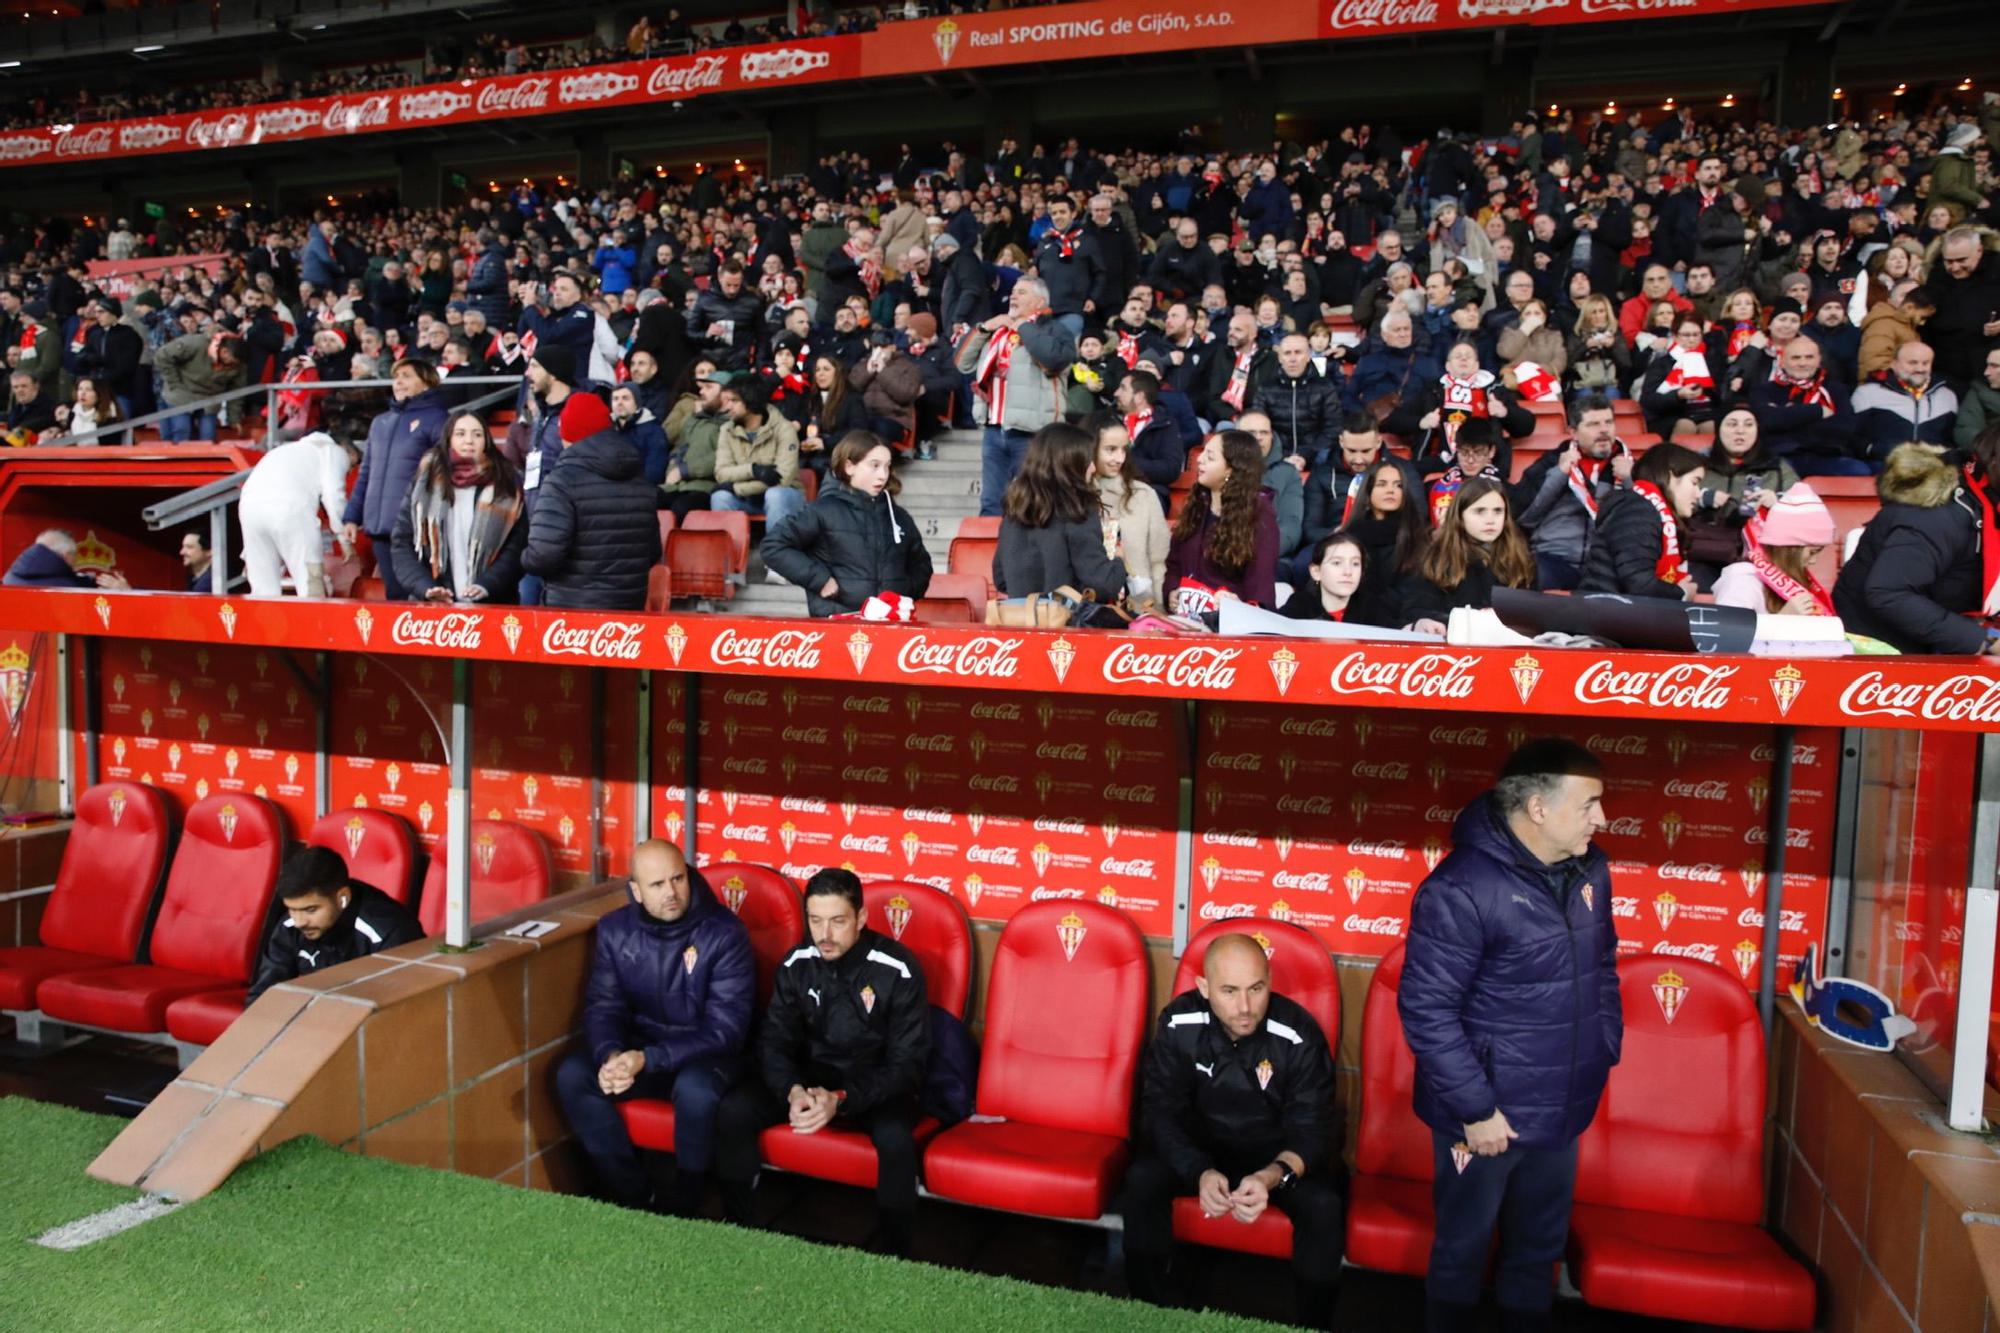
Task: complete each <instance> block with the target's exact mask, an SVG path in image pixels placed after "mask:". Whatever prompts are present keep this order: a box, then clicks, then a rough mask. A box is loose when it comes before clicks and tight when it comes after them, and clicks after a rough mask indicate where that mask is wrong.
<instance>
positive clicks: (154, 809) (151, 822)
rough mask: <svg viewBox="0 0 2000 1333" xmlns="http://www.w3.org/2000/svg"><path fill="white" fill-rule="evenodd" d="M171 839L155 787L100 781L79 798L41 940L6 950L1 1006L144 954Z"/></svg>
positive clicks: (29, 1002)
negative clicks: (66, 976) (56, 980)
mask: <svg viewBox="0 0 2000 1333" xmlns="http://www.w3.org/2000/svg"><path fill="white" fill-rule="evenodd" d="M172 841H173V818H172V814H171V810H170V807H169V806H168V805H167V800H166V797H165V796H163V795H162V794H161V793H160V792H159V790H158V789H156V788H153V787H145V786H141V785H140V784H138V783H136V782H101V783H99V784H98V785H97V786H95V787H91V788H90V789H88V790H87V791H85V792H84V793H83V795H81V796H79V797H78V798H77V802H76V821H75V823H74V824H73V825H72V826H71V828H70V834H69V841H68V842H67V843H65V844H64V845H63V856H62V865H61V866H60V867H58V868H57V870H56V883H55V889H54V891H53V892H52V893H51V894H50V895H49V901H48V905H47V907H46V908H45V909H44V910H43V913H42V926H41V931H40V935H39V938H40V939H41V941H42V942H41V944H39V945H32V944H31V945H24V946H22V947H20V948H11V949H0V1009H21V1010H28V1009H33V1008H35V1007H36V1001H35V995H36V993H37V991H38V990H39V989H40V987H41V984H42V983H43V982H44V981H46V980H48V979H49V978H50V977H54V976H59V975H61V974H62V973H65V972H85V971H89V970H90V969H92V968H101V967H103V966H105V965H106V964H107V963H129V962H131V961H132V960H133V959H134V958H136V957H138V956H139V940H140V937H141V936H142V935H144V934H145V930H146V914H147V913H148V912H150V911H151V910H152V907H153V901H154V899H155V898H157V897H158V896H159V892H160V881H161V878H162V876H163V875H164V873H165V871H166V868H167V849H168V846H169V845H170V844H171V843H172Z"/></svg>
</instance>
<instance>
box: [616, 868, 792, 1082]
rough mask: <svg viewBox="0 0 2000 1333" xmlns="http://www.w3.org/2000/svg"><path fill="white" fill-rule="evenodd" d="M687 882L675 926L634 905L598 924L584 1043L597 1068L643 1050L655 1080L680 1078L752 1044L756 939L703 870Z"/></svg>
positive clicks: (692, 870)
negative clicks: (693, 1066)
mask: <svg viewBox="0 0 2000 1333" xmlns="http://www.w3.org/2000/svg"><path fill="white" fill-rule="evenodd" d="M688 881H689V883H688V907H687V911H685V912H683V913H681V915H680V918H679V919H678V920H676V921H661V920H660V919H659V918H657V917H654V916H652V915H650V914H649V913H648V912H647V911H646V909H645V908H643V907H641V906H640V905H639V904H637V903H627V904H626V905H625V906H623V907H621V908H619V909H618V910H617V911H615V912H611V913H609V914H608V915H606V916H605V917H604V918H603V919H602V920H600V921H599V922H598V923H597V951H596V954H595V955H594V957H593V959H592V961H591V965H590V981H589V983H588V985H587V986H586V988H585V991H584V1003H583V1035H584V1038H585V1040H586V1041H587V1042H588V1043H589V1045H590V1054H591V1058H592V1059H593V1060H595V1061H596V1062H597V1063H598V1064H599V1065H602V1064H603V1063H604V1062H605V1061H606V1060H608V1059H610V1058H611V1057H612V1056H613V1055H615V1054H617V1053H618V1052H619V1051H626V1050H632V1049H635V1048H636V1049H639V1050H643V1051H644V1052H645V1053H646V1069H647V1071H648V1072H649V1073H650V1072H654V1071H658V1072H660V1073H672V1072H674V1071H675V1070H678V1069H680V1068H681V1067H682V1066H683V1065H686V1064H689V1063H691V1062H693V1061H695V1060H710V1059H715V1058H717V1057H720V1056H729V1055H735V1054H737V1053H738V1052H740V1051H741V1050H742V1049H743V1046H744V1043H745V1042H746V1041H747V1040H748V1039H749V1035H750V1012H751V1004H752V1003H753V1001H754V1000H755V999H756V995H757V964H756V961H755V959H754V958H753V957H752V955H751V952H750V935H749V932H747V931H746V930H744V928H743V923H742V922H741V921H740V920H738V919H737V917H736V914H735V913H734V912H732V911H730V910H729V909H728V908H727V907H724V906H723V905H722V904H721V903H720V902H717V901H716V898H715V893H714V891H713V890H711V889H710V888H709V887H708V881H707V880H706V879H705V878H703V877H702V873H701V872H700V871H699V870H695V869H693V868H692V867H690V868H689V870H688Z"/></svg>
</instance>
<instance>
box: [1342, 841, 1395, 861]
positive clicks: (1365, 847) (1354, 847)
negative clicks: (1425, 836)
mask: <svg viewBox="0 0 2000 1333" xmlns="http://www.w3.org/2000/svg"><path fill="white" fill-rule="evenodd" d="M1347 854H1348V855H1349V856H1379V857H1384V858H1386V859H1388V860H1393V861H1400V860H1402V859H1403V844H1402V843H1400V842H1397V841H1395V840H1393V839H1389V840H1384V841H1380V842H1350V843H1348V844H1347Z"/></svg>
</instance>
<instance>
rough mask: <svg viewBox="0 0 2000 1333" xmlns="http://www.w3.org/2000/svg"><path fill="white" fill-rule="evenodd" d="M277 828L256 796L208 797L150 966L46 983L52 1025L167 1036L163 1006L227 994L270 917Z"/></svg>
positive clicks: (176, 875) (164, 906)
mask: <svg viewBox="0 0 2000 1333" xmlns="http://www.w3.org/2000/svg"><path fill="white" fill-rule="evenodd" d="M284 850H285V832H284V823H283V821H282V820H281V818H280V817H279V815H278V811H277V808H276V807H275V806H273V805H271V803H270V802H268V801H266V800H264V799H262V798H261V797H257V796H250V795H247V794H245V793H242V792H230V793H226V794H222V795H216V796H210V797H208V798H207V799H205V800H203V801H200V802H198V803H197V804H196V805H195V807H194V808H193V809H192V810H189V811H188V815H187V823H186V826H185V827H184V828H183V829H182V831H181V840H180V846H179V847H178V848H177V849H176V850H175V852H174V863H173V868H172V869H171V870H169V871H168V872H167V891H166V896H165V897H164V898H162V899H161V902H160V915H159V919H158V920H157V921H156V922H155V923H154V926H153V940H152V949H151V953H152V960H153V961H152V962H151V964H137V963H135V964H132V965H129V966H126V967H112V968H105V969H102V970H99V971H94V972H75V973H70V974H68V975H65V976H59V977H52V978H51V979H49V980H48V981H45V982H43V983H42V986H41V989H40V991H39V992H38V994H37V998H38V1000H39V1001H40V1003H41V1009H42V1012H43V1013H45V1014H47V1015H48V1016H49V1017H50V1018H54V1019H58V1020H62V1021H67V1022H72V1023H82V1024H85V1025H87V1026H90V1027H99V1028H111V1029H114V1030H117V1031H120V1032H143V1033H155V1032H160V1031H162V1030H164V1028H165V1027H166V1011H167V1006H168V1005H169V1004H171V1003H172V1002H173V1001H175V1000H178V999H180V998H181V997H183V996H186V995H195V994H198V993H200V992H203V991H233V990H237V989H239V988H241V987H242V986H243V985H244V983H246V982H247V981H249V979H250V965H251V962H252V960H253V959H254V958H255V956H256V952H257V943H258V940H259V939H260V938H262V935H263V930H264V922H265V919H266V918H267V917H268V916H269V914H270V907H271V888H272V885H273V884H275V883H276V882H277V878H278V861H279V859H280V858H281V857H282V856H283V855H284Z"/></svg>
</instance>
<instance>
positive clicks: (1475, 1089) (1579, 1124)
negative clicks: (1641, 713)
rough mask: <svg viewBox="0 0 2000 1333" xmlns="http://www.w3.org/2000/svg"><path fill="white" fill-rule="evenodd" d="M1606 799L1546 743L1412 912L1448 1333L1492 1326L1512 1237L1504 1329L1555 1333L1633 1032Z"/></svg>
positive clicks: (1597, 777) (1404, 993)
mask: <svg viewBox="0 0 2000 1333" xmlns="http://www.w3.org/2000/svg"><path fill="white" fill-rule="evenodd" d="M1603 796H1604V781H1603V770H1602V768H1601V767H1600V766H1599V764H1598V762H1597V760H1596V759H1595V758H1594V757H1593V756H1592V755H1591V754H1590V752H1589V751H1588V750H1585V749H1584V748H1583V747H1582V746H1580V745H1577V744H1576V743H1575V742H1573V741H1568V740H1558V739H1540V740H1533V741H1530V742H1528V743H1527V744H1526V745H1523V746H1522V747H1521V748H1520V749H1518V750H1516V751H1515V752H1514V754H1513V755H1512V756H1511V757H1510V758H1509V759H1508V760H1507V763H1506V766H1505V767H1504V768H1502V769H1501V771H1500V780H1499V782H1498V783H1497V784H1495V786H1494V788H1493V790H1492V791H1491V792H1488V793H1487V794H1485V795H1483V796H1481V797H1479V798H1477V799H1476V800H1474V801H1473V802H1472V804H1470V805H1468V806H1466V808H1465V809H1464V810H1462V811H1460V812H1459V816H1458V820H1457V822H1456V823H1455V824H1454V825H1453V827H1452V843H1453V847H1452V852H1451V855H1449V856H1447V857H1446V858H1445V859H1444V860H1443V861H1442V862H1440V863H1439V864H1438V867H1437V869H1435V870H1433V871H1432V872H1431V874H1430V876H1429V877H1428V878H1427V879H1425V880H1424V882H1423V884H1422V885H1421V886H1420V887H1419V888H1418V890H1417V896H1416V900H1415V901H1414V903H1412V905H1411V909H1410V935H1409V951H1408V953H1407V954H1406V956H1405V960H1404V963H1403V980H1402V987H1401V991H1400V993H1399V997H1398V1001H1397V1009H1398V1011H1399V1012H1400V1014H1401V1017H1402V1020H1403V1034H1404V1036H1406V1037H1407V1038H1408V1039H1409V1043H1410V1050H1411V1051H1412V1052H1413V1053H1414V1054H1415V1056H1416V1061H1417V1077H1416V1087H1415V1103H1416V1112H1417V1116H1418V1118H1419V1119H1421V1120H1422V1121H1423V1122H1424V1123H1425V1124H1427V1125H1429V1126H1430V1129H1431V1140H1432V1145H1433V1146H1432V1160H1433V1164H1434V1166H1435V1170H1436V1179H1435V1184H1434V1185H1433V1188H1432V1194H1433V1198H1434V1199H1435V1202H1436V1205H1437V1237H1436V1240H1435V1241H1434V1242H1433V1243H1432V1245H1431V1262H1430V1273H1429V1276H1428V1279H1427V1281H1426V1286H1425V1296H1426V1306H1427V1309H1426V1316H1427V1321H1428V1326H1429V1327H1430V1329H1432V1330H1434V1331H1436V1330H1457V1329H1471V1328H1473V1327H1474V1326H1475V1319H1476V1315H1477V1312H1478V1305H1479V1290H1480V1278H1481V1275H1482V1272H1483V1270H1484V1269H1485V1266H1486V1255H1487V1249H1488V1246H1489V1244H1490V1242H1491V1238H1492V1235H1493V1229H1494V1226H1495V1224H1496V1223H1500V1224H1501V1226H1500V1253H1499V1262H1498V1265H1497V1267H1496V1273H1495V1288H1496V1294H1497V1295H1498V1297H1499V1304H1500V1311H1501V1320H1502V1326H1503V1327H1505V1328H1507V1329H1509V1330H1515V1329H1522V1330H1526V1329H1546V1328H1547V1327H1548V1326H1549V1311H1550V1307H1551V1305H1552V1304H1553V1301H1554V1295H1555V1293H1554V1291H1553V1290H1552V1289H1551V1285H1550V1270H1551V1268H1552V1266H1553V1265H1554V1263H1555V1262H1556V1260H1558V1259H1560V1258H1561V1257H1562V1254H1563V1243H1564V1238H1565V1236H1566V1234H1567V1232H1568V1230H1569V1209H1570V1196H1571V1193H1572V1191H1573V1188H1574V1186H1575V1183H1576V1140H1577V1136H1578V1135H1580V1134H1582V1133H1583V1131H1584V1129H1585V1128H1587V1127H1588V1126H1589V1124H1590V1121H1591V1117H1592V1116H1593V1115H1595V1114H1596V1112H1597V1102H1598V1097H1599V1095H1600V1094H1602V1093H1603V1091H1604V1082H1605V1079H1606V1078H1607V1077H1608V1076H1609V1074H1610V1072H1611V1066H1612V1065H1614V1064H1616V1063H1617V1062H1618V1048H1619V1044H1620V1042H1621V1041H1622V1040H1623V1037H1624V1032H1625V1024H1624V1018H1623V1015H1622V1013H1621V1011H1620V1008H1619V1002H1618V966H1617V964H1618V935H1617V931H1616V930H1615V928H1614V927H1613V925H1612V921H1611V875H1610V870H1609V863H1608V862H1607V861H1606V859H1605V856H1604V853H1603V852H1601V851H1599V850H1598V849H1597V848H1596V847H1595V846H1593V845H1592V844H1591V838H1592V836H1593V835H1595V834H1596V833H1598V832H1599V831H1600V830H1602V829H1603V828H1604V827H1605V818H1604V806H1603ZM1503 1219H1504V1221H1503Z"/></svg>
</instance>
